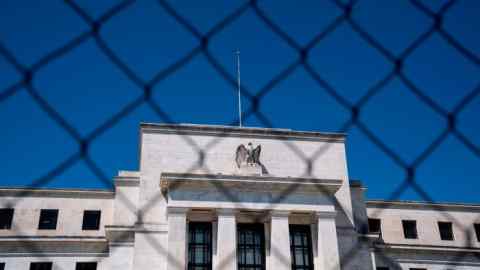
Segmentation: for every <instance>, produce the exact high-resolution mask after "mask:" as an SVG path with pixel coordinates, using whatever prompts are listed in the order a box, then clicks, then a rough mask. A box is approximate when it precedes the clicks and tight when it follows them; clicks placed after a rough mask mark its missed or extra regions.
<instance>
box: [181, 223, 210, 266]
mask: <svg viewBox="0 0 480 270" xmlns="http://www.w3.org/2000/svg"><path fill="white" fill-rule="evenodd" d="M197 231H203V235H202V242H201V243H197V242H192V239H196V237H195V235H194V234H195V233H196V232H197ZM212 239H213V230H212V223H211V222H189V223H188V245H187V260H188V261H187V269H188V270H196V269H205V270H212V243H213V240H212ZM196 248H203V249H204V250H203V252H204V254H203V259H204V260H206V261H205V262H202V263H196V262H195V253H194V252H195V249H196ZM205 253H206V254H205Z"/></svg>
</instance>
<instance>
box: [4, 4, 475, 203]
mask: <svg viewBox="0 0 480 270" xmlns="http://www.w3.org/2000/svg"><path fill="white" fill-rule="evenodd" d="M76 3H77V4H78V5H79V6H80V7H81V8H83V9H84V10H85V11H86V12H87V13H88V14H89V15H90V16H91V17H92V18H99V17H100V16H102V14H104V13H105V12H106V11H107V10H108V9H109V8H111V7H112V6H113V5H115V4H116V1H77V2H76ZM243 3H244V2H242V1H172V2H170V5H171V6H172V7H173V8H175V10H176V11H177V12H178V13H179V14H180V15H181V16H182V17H184V18H185V19H187V20H188V21H189V22H190V23H191V24H193V25H194V26H195V27H196V29H197V30H198V31H199V32H200V33H202V34H205V33H207V32H208V31H209V30H210V29H211V28H212V27H213V26H214V25H216V24H217V23H218V22H219V21H220V20H221V19H222V18H224V17H225V16H227V15H228V14H230V13H231V12H233V11H234V10H235V9H236V8H237V7H239V6H241V5H242V4H243ZM423 3H424V4H425V5H426V6H427V8H429V9H430V10H431V11H432V12H436V11H438V10H439V9H440V8H441V6H442V5H443V4H444V3H445V1H423ZM0 5H1V6H0V43H1V44H2V45H3V46H4V47H5V48H7V49H8V50H9V51H11V52H12V54H13V55H14V56H15V57H16V58H17V60H18V61H19V62H20V63H21V64H22V65H24V66H26V67H29V66H31V65H33V64H34V63H36V62H37V61H38V60H39V59H40V58H41V57H43V56H44V55H46V54H47V53H49V52H51V51H53V50H54V49H56V48H59V47H61V46H62V45H64V44H66V43H67V42H68V41H70V40H71V39H73V38H75V37H76V36H78V35H79V34H81V33H82V32H85V31H87V30H88V29H89V26H88V25H87V24H86V23H85V22H84V21H83V20H82V18H81V17H80V16H78V14H76V13H75V12H74V11H73V10H72V9H71V8H70V7H68V6H67V5H66V4H64V3H63V2H62V1H2V3H1V4H0ZM258 7H259V8H260V9H261V10H263V11H264V13H265V14H266V15H267V16H268V17H269V18H270V19H271V20H272V21H273V22H274V23H276V24H278V25H279V26H280V28H281V29H282V30H283V31H285V32H286V33H287V34H288V35H289V36H290V37H292V38H293V39H294V40H295V41H296V43H298V44H299V45H300V46H305V45H306V44H308V42H309V41H310V40H312V38H314V37H315V35H316V34H318V33H319V32H321V31H322V30H323V29H325V28H326V26H327V25H328V24H329V23H331V22H332V21H333V20H334V19H335V18H336V17H337V16H339V15H341V14H342V10H341V9H339V8H338V6H337V5H335V3H334V2H332V1H300V2H298V1H259V2H258ZM479 12H480V3H479V2H478V1H460V2H458V3H455V4H454V5H453V6H451V7H450V9H449V10H448V12H447V13H446V15H445V16H444V20H443V27H444V29H445V30H446V31H447V32H448V33H450V34H451V35H452V36H453V37H454V38H455V40H457V41H458V42H460V43H461V44H462V45H463V46H464V47H465V48H467V49H468V50H469V51H470V52H472V53H473V54H475V55H476V56H477V57H480V38H479V37H478V32H479V30H480V20H479V19H478V13H479ZM352 17H353V19H354V20H355V21H356V22H357V23H358V24H359V25H360V26H361V27H362V28H363V29H364V30H365V31H367V32H368V33H369V34H370V35H372V36H373V37H374V38H375V39H376V40H377V41H378V42H379V43H380V44H382V46H384V47H385V48H387V49H388V50H389V51H390V52H391V53H392V54H393V55H396V56H398V55H399V54H401V52H402V51H404V50H405V49H406V48H407V47H408V46H409V45H410V43H411V42H412V41H413V40H414V39H416V38H418V37H419V36H420V35H422V33H424V32H425V31H427V30H428V29H429V27H430V26H431V25H432V23H433V21H432V20H431V19H430V18H429V17H428V16H426V15H425V14H424V13H422V12H420V11H419V10H418V9H416V8H415V7H414V6H413V5H412V4H411V3H410V2H408V1H358V3H356V5H355V6H354V8H353V11H352ZM100 35H101V36H102V37H103V39H104V40H105V41H106V43H107V45H108V46H109V47H110V48H111V49H112V50H113V51H114V52H115V53H116V54H117V55H118V56H119V57H120V59H121V60H122V61H123V62H125V63H126V64H127V65H128V66H129V67H130V68H131V69H132V71H133V72H135V73H136V74H137V75H138V76H139V77H140V78H142V79H143V80H149V79H151V78H152V77H153V76H154V75H155V74H156V73H157V72H158V71H160V70H162V69H163V68H165V67H167V66H168V65H171V64H173V63H175V62H176V61H177V60H178V59H180V58H182V57H183V56H185V55H186V54H187V53H188V52H189V51H191V50H192V49H193V48H195V47H196V46H197V45H198V40H197V39H196V38H195V37H194V36H193V35H192V34H191V33H190V32H188V31H187V30H186V29H185V28H184V27H182V26H181V25H179V24H178V23H177V22H176V21H175V20H174V19H173V18H172V17H171V16H170V15H169V14H168V13H167V12H166V11H165V10H164V9H162V7H161V6H160V5H159V4H158V3H157V2H156V1H138V2H136V3H135V4H133V5H131V6H129V8H127V9H125V10H123V11H121V12H120V13H118V14H117V15H115V16H114V17H113V18H112V19H111V20H109V21H108V22H107V23H106V24H105V25H103V26H102V28H101V30H100ZM237 48H238V49H240V51H241V66H242V71H241V72H242V85H244V86H245V87H246V89H247V91H249V93H250V94H256V93H258V92H259V90H260V89H262V88H263V87H264V86H265V85H266V84H267V83H268V82H269V81H270V80H271V79H272V78H273V77H275V76H276V75H278V74H279V73H280V72H282V71H283V70H284V69H285V68H286V67H287V66H288V65H290V64H292V63H294V62H295V61H297V59H298V53H297V51H296V50H294V49H293V48H292V47H291V46H289V45H288V44H287V43H286V42H284V41H283V40H282V39H281V38H280V37H279V36H278V35H277V34H275V33H274V32H272V31H271V29H269V28H268V27H267V26H266V24H265V23H264V22H263V21H262V20H260V19H259V17H258V16H257V15H256V14H255V12H254V10H253V9H252V8H249V9H247V10H246V11H245V12H244V13H243V14H242V15H241V16H240V17H238V18H237V19H236V20H235V21H233V22H232V23H230V24H229V25H227V26H226V27H225V28H223V29H222V30H221V31H220V32H218V33H217V34H215V35H214V36H213V37H212V38H211V39H210V41H209V44H208V49H209V51H210V52H211V53H212V55H213V56H214V57H215V58H216V59H217V60H218V62H219V63H220V64H221V65H222V66H223V68H224V69H225V70H226V71H227V72H229V73H230V74H231V75H232V76H234V74H235V62H234V54H233V52H234V51H235V50H236V49H237ZM308 56H309V58H308V63H309V64H310V65H311V66H313V68H314V69H315V70H316V72H317V73H318V74H320V75H321V76H322V78H324V79H325V80H326V81H327V82H328V83H329V84H330V85H331V86H332V87H333V88H334V89H335V90H336V91H337V93H338V94H339V95H341V96H342V97H343V98H344V99H346V100H348V102H350V103H355V102H358V101H359V100H360V99H361V97H362V96H363V95H365V93H366V92H367V90H368V89H369V88H371V87H372V86H373V85H374V84H376V83H377V82H378V81H379V80H381V79H383V78H384V77H385V76H386V75H387V74H388V73H389V72H391V70H392V68H393V64H392V63H391V62H390V61H388V59H386V58H385V57H384V56H383V55H382V54H381V53H379V52H378V50H376V49H374V48H373V47H371V46H370V45H369V44H368V43H366V42H365V40H364V39H362V38H361V37H360V36H359V34H358V33H356V32H355V31H353V30H352V28H351V26H350V25H348V24H347V23H345V22H344V23H342V24H340V25H339V26H338V27H337V28H336V29H335V31H333V32H332V33H330V34H329V35H328V36H327V37H325V38H324V39H323V40H321V41H320V42H319V43H318V44H316V45H315V46H314V47H313V49H312V50H311V51H310V52H309V55H308ZM403 72H404V74H405V76H407V77H408V78H409V80H410V81H412V82H413V83H414V84H415V85H416V86H417V87H418V88H419V89H420V90H421V91H422V92H423V93H424V94H425V95H428V96H429V97H431V99H432V100H433V101H434V102H436V103H437V104H438V105H440V106H441V107H443V108H444V109H445V110H446V111H450V110H453V109H454V108H455V106H456V104H458V102H460V101H461V100H462V98H463V97H464V96H465V95H467V94H468V93H470V92H471V91H473V89H475V87H477V86H478V85H479V83H480V76H479V74H480V66H479V65H478V64H475V62H473V61H471V60H469V59H467V58H465V57H464V55H462V54H461V53H460V52H459V51H458V50H456V49H455V48H453V47H452V46H451V45H450V44H449V43H447V42H446V41H445V40H444V39H443V38H442V37H441V36H440V35H439V34H437V33H436V34H433V35H432V36H431V37H429V38H428V39H427V40H426V41H425V42H424V43H422V44H421V45H420V46H419V47H418V48H416V50H414V51H413V52H412V53H411V55H410V56H409V57H408V58H407V59H406V60H405V62H404V67H403ZM0 74H1V76H0V96H1V95H2V92H3V91H5V89H6V88H7V87H9V86H10V85H12V84H14V83H15V82H17V81H19V80H21V78H22V75H21V74H20V73H18V72H17V71H16V70H15V68H14V67H13V66H12V65H11V64H10V63H9V62H8V61H7V59H5V58H4V57H3V56H1V54H0ZM33 85H34V86H35V88H36V89H38V92H39V94H40V95H41V96H42V97H43V98H44V99H45V100H46V101H47V102H48V103H49V104H50V105H51V106H52V107H54V108H55V109H56V110H57V111H58V112H59V113H60V114H61V115H62V116H63V117H64V118H65V119H66V120H67V121H68V122H69V123H70V124H71V125H72V126H73V127H74V128H75V129H77V130H78V131H79V133H80V134H81V135H82V136H87V135H88V134H90V132H92V131H93V130H94V129H95V128H96V127H97V126H98V125H100V124H101V123H103V122H104V121H106V120H107V119H109V118H110V117H111V116H112V115H114V114H115V113H117V112H118V111H119V110H121V109H122V108H123V106H125V104H127V103H128V102H131V101H133V100H135V99H136V98H138V97H140V96H141V95H142V90H141V89H139V88H138V87H137V86H136V85H135V84H134V83H132V81H130V80H129V79H128V78H127V77H126V76H125V74H123V73H122V72H121V71H120V70H119V69H118V68H117V67H116V66H115V65H113V64H112V63H111V61H110V60H109V59H108V58H107V57H106V56H105V55H104V54H103V53H102V51H101V50H100V49H99V48H98V46H97V44H96V43H95V41H94V39H92V38H91V39H89V40H87V41H86V42H84V43H83V44H81V45H80V46H78V47H76V48H74V49H73V50H71V51H69V52H68V53H67V54H66V55H64V56H63V57H61V58H58V59H55V60H54V61H51V62H50V63H48V64H47V65H45V66H43V67H42V68H41V69H39V70H38V72H36V73H35V74H34V77H33ZM152 95H153V99H154V101H155V102H156V103H157V104H158V105H159V106H160V107H161V108H162V109H163V111H165V112H166V113H168V115H169V117H170V118H171V119H172V121H174V122H176V123H196V124H220V125H222V124H229V123H232V122H233V121H235V120H236V117H237V107H236V106H237V104H236V92H235V89H234V88H233V87H232V85H231V84H229V83H228V82H226V81H225V80H224V79H223V78H222V77H221V76H220V75H219V73H217V72H216V71H215V70H214V68H213V67H212V65H211V64H210V63H209V62H208V61H207V60H206V58H205V56H204V55H203V54H198V55H196V56H195V57H194V58H192V59H191V61H190V62H189V63H188V64H186V65H184V66H183V67H182V68H180V69H179V70H177V71H176V72H175V73H173V74H171V75H170V76H168V77H166V78H165V79H164V80H161V81H160V82H158V83H157V84H155V86H154V88H153V92H152ZM243 100H244V104H243V105H244V110H248V108H250V106H251V105H252V104H250V102H249V101H248V100H247V99H246V98H244V99H243ZM260 112H261V113H262V114H263V115H265V116H267V118H268V120H269V122H270V123H271V125H272V126H273V127H276V128H291V129H296V130H312V131H338V130H339V129H341V127H342V126H343V125H344V123H345V122H346V121H348V120H349V118H350V111H349V110H347V109H345V108H344V107H342V106H341V105H340V104H339V103H338V102H337V101H336V100H335V99H333V98H332V97H331V96H330V95H328V94H327V92H326V91H325V89H324V88H322V87H321V86H320V85H319V84H318V83H317V82H315V81H314V80H313V79H312V77H311V76H310V75H309V74H308V73H307V72H306V70H305V69H304V68H303V67H301V66H300V67H298V68H296V69H295V70H294V71H293V72H292V73H291V74H289V76H288V77H286V78H285V79H283V80H282V81H280V82H279V83H278V84H276V85H275V87H274V88H273V89H272V90H271V91H270V92H268V93H267V94H266V95H265V96H264V97H263V99H262V101H261V104H260ZM479 113H480V96H476V97H475V99H473V100H471V102H469V103H468V104H467V105H466V106H465V107H464V108H463V110H462V111H461V112H460V113H459V114H458V115H457V117H458V119H457V121H458V122H457V125H458V126H457V128H458V129H459V130H460V131H461V132H462V133H463V134H464V135H465V136H466V137H468V138H469V140H470V141H471V142H472V143H473V144H475V145H476V146H477V147H479V146H480V127H479V124H478V123H479V121H478V115H479ZM359 118H360V120H361V121H362V123H364V124H365V125H366V126H367V127H368V128H369V129H370V130H371V131H372V132H373V133H374V134H375V135H376V136H377V137H378V138H379V139H380V140H381V141H382V142H383V143H384V144H386V145H388V147H390V148H391V149H392V150H393V151H394V152H395V153H396V154H398V156H399V157H400V158H401V159H402V160H404V161H405V162H406V163H407V164H410V163H411V162H413V161H414V160H415V159H416V158H417V157H418V156H419V155H420V154H421V153H422V152H423V151H424V150H425V149H426V148H427V147H428V145H429V144H430V143H431V142H432V140H434V139H435V138H436V137H437V136H438V135H439V134H440V133H441V132H442V131H443V130H444V129H445V128H446V127H447V122H446V120H445V119H444V118H443V117H442V116H441V115H439V114H438V113H437V112H435V111H434V110H432V109H431V108H430V107H428V106H426V105H425V103H423V102H422V101H420V100H419V99H418V98H417V97H416V96H415V95H414V94H413V93H412V92H411V91H410V90H409V89H408V88H407V87H406V86H405V84H404V83H403V82H402V81H401V80H400V79H399V78H398V77H397V78H394V79H392V80H391V81H389V83H388V84H387V85H385V87H383V88H382V90H381V91H380V92H378V93H377V94H376V95H375V96H373V97H372V98H371V99H369V100H368V102H366V103H365V104H364V105H363V106H362V107H361V110H360V115H359ZM0 121H1V122H2V127H3V129H2V132H1V133H0V136H1V137H0V138H1V139H0V148H1V149H2V150H1V151H0V160H1V161H2V166H1V172H2V180H1V181H0V183H1V185H2V186H28V185H29V184H31V183H32V182H33V181H34V180H35V179H38V178H39V177H40V176H43V175H45V174H46V173H47V172H49V171H50V170H52V169H53V168H55V167H56V166H57V165H58V164H59V163H60V162H62V161H63V160H65V159H66V158H68V157H69V156H70V155H72V154H73V153H75V152H76V151H77V150H78V145H77V143H76V141H75V140H74V139H72V137H71V136H70V135H69V134H68V133H67V132H65V130H63V129H62V128H60V127H59V126H58V124H56V122H54V121H53V120H52V119H50V118H49V116H48V115H47V114H46V113H45V112H44V111H43V110H42V109H41V108H40V107H39V106H38V104H37V103H35V102H34V101H33V99H32V97H31V96H30V95H29V94H28V92H27V91H26V90H25V89H22V90H20V91H18V92H16V93H15V94H14V95H12V96H10V97H8V98H7V99H1V100H0ZM141 121H145V122H164V121H165V120H164V119H162V118H160V117H159V116H158V115H157V114H155V112H153V111H152V109H151V108H150V107H149V106H147V105H146V104H144V105H142V106H140V107H138V108H136V109H135V110H134V111H133V112H131V113H130V114H129V115H127V116H126V117H125V118H124V119H122V120H121V121H120V122H118V123H117V124H116V125H114V126H113V127H112V128H111V129H109V130H107V131H106V132H105V133H103V134H101V135H100V136H99V137H98V138H97V139H96V140H94V142H93V143H92V144H91V146H90V152H89V153H90V155H91V157H92V159H93V161H94V162H95V163H96V164H97V165H98V166H99V167H100V168H101V169H102V170H103V171H104V173H105V174H106V175H107V176H108V177H112V176H113V175H115V174H116V171H118V170H123V169H126V170H135V169H137V166H138V127H139V123H140V122H141ZM244 122H245V125H247V126H255V127H262V126H265V123H264V122H262V121H261V120H259V119H258V118H257V117H256V116H255V115H252V116H251V117H249V118H247V119H244ZM347 151H348V152H347V156H348V162H349V163H348V166H349V174H350V177H351V178H354V179H361V180H362V181H363V182H364V183H365V185H366V186H368V188H369V189H368V197H369V198H390V197H391V195H392V192H394V191H395V190H396V188H397V187H398V186H399V185H401V183H402V181H403V180H404V179H405V171H404V170H403V169H402V168H401V167H399V166H398V165H397V164H396V163H395V162H394V161H393V160H392V159H391V158H390V157H388V156H387V155H386V154H385V153H384V152H383V151H382V150H381V149H379V148H378V146H376V145H375V144H373V143H372V142H371V141H370V140H369V139H368V138H367V136H366V135H365V134H364V133H363V132H362V131H361V130H360V129H359V128H358V127H356V126H353V127H352V128H351V129H349V130H348V139H347ZM479 165H480V157H479V156H477V155H475V154H474V153H473V152H472V151H471V150H469V149H468V148H467V147H465V145H464V144H462V143H461V142H460V141H459V140H458V139H457V138H456V137H454V136H452V135H449V136H448V137H447V138H446V140H445V141H444V142H443V143H442V144H441V145H440V146H439V147H438V148H436V149H435V151H434V152H433V153H432V154H431V156H430V157H429V158H428V159H427V160H426V161H424V162H423V163H422V164H421V165H420V166H419V167H418V169H417V171H416V175H415V177H416V180H417V182H418V183H419V186H420V187H421V189H422V190H423V191H425V192H426V193H427V194H428V195H429V197H430V198H432V199H433V200H435V201H457V202H459V201H461V202H472V203H480V201H479V199H478V190H479V188H480V173H479V170H478V166H479ZM45 186H48V187H81V188H104V187H105V183H103V182H101V181H99V180H98V179H97V177H96V176H95V175H94V174H93V173H92V172H91V171H90V170H89V169H88V167H87V166H86V165H85V163H84V162H83V161H80V162H78V163H75V164H74V165H73V166H71V167H70V168H69V169H67V170H66V171H64V172H62V173H61V174H60V175H57V176H55V177H54V178H52V179H51V180H49V181H48V183H46V184H45ZM395 198H396V199H417V200H418V199H425V197H422V196H420V195H419V194H418V193H417V192H416V191H415V190H413V189H411V188H409V189H406V190H405V191H404V192H403V193H401V194H398V196H396V197H395Z"/></svg>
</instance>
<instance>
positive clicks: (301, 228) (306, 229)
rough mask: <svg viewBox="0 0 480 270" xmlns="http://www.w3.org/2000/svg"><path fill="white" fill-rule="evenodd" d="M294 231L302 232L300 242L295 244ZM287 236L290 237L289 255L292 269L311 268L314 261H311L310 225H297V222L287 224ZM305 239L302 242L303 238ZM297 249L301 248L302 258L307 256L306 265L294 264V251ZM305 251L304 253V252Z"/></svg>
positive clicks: (311, 269)
mask: <svg viewBox="0 0 480 270" xmlns="http://www.w3.org/2000/svg"><path fill="white" fill-rule="evenodd" d="M295 233H297V234H303V236H302V240H301V242H302V243H301V244H300V245H296V244H295V235H294V234H295ZM289 237H290V256H291V261H292V270H313V269H314V263H313V248H312V233H311V227H310V225H297V224H290V225H289ZM305 239H306V240H307V242H306V243H304V240H305ZM297 249H302V258H303V260H305V258H306V257H308V265H297V264H296V258H297V257H296V256H295V255H296V253H295V251H296V250H297ZM305 253H306V254H305Z"/></svg>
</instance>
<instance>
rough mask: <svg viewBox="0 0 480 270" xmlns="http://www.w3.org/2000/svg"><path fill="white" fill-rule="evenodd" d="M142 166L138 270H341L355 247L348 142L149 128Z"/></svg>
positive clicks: (307, 135)
mask: <svg viewBox="0 0 480 270" xmlns="http://www.w3.org/2000/svg"><path fill="white" fill-rule="evenodd" d="M140 160H141V164H140V172H141V175H140V192H139V205H140V209H141V210H140V212H139V217H140V218H139V221H138V223H137V225H136V227H137V229H136V232H135V240H134V241H135V249H136V250H142V251H143V252H135V255H134V256H135V257H134V264H133V265H134V267H135V269H154V268H156V269H169V270H170V269H179V270H184V269H192V270H203V269H219V270H220V269H222V270H227V269H228V270H232V269H238V270H247V269H252V270H269V269H275V270H281V269H285V270H287V269H312V270H313V269H340V266H341V261H340V258H341V253H342V250H348V249H349V248H353V246H354V245H355V239H356V237H355V236H354V235H355V231H354V224H353V217H352V205H351V199H350V190H349V185H348V175H347V166H346V160H345V147H344V136H343V135H342V134H323V133H313V132H291V131H287V130H269V132H265V129H261V130H260V129H249V128H230V127H208V126H201V127H200V126H178V125H177V126H169V125H149V124H143V125H142V131H141V159H140ZM340 238H348V241H340V240H339V239H340ZM339 243H342V244H340V245H339ZM137 247H138V248H139V249H137ZM152 256H155V257H156V258H157V259H156V260H152ZM147 262H148V263H147Z"/></svg>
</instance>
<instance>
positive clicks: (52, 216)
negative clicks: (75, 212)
mask: <svg viewBox="0 0 480 270" xmlns="http://www.w3.org/2000/svg"><path fill="white" fill-rule="evenodd" d="M57 218H58V209H42V210H41V211H40V221H39V222H38V229H39V230H55V229H56V228H57Z"/></svg>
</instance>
